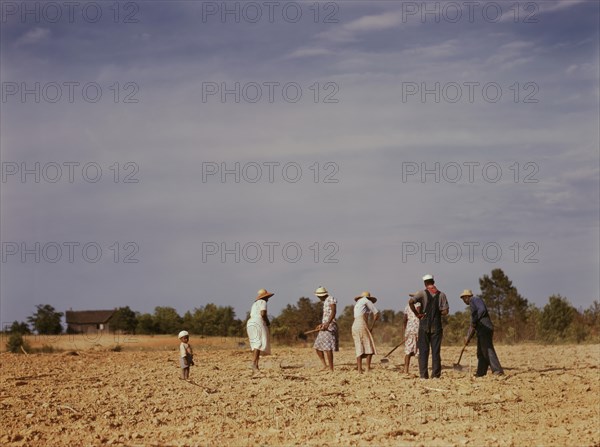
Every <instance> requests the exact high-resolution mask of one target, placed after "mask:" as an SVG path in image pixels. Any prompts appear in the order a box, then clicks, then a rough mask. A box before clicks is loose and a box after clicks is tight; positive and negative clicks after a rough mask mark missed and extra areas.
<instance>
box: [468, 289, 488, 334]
mask: <svg viewBox="0 0 600 447" xmlns="http://www.w3.org/2000/svg"><path fill="white" fill-rule="evenodd" d="M469 307H470V308H471V326H473V327H474V328H475V329H477V326H478V325H479V324H482V325H484V326H486V327H487V328H489V329H491V330H494V325H493V323H492V320H491V319H490V315H489V314H488V310H487V307H486V305H485V303H484V302H483V300H482V299H481V298H480V297H478V296H474V297H471V302H470V303H469Z"/></svg>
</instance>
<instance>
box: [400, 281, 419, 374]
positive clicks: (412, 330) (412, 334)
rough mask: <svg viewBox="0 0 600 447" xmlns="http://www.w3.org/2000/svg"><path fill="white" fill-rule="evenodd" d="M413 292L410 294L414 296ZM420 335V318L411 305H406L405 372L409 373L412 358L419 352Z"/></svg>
mask: <svg viewBox="0 0 600 447" xmlns="http://www.w3.org/2000/svg"><path fill="white" fill-rule="evenodd" d="M413 295H414V294H413V293H411V294H409V296H411V297H412V296H413ZM417 305H418V306H419V309H420V307H421V303H416V304H415V307H416V306H417ZM418 337H419V319H418V318H417V316H416V315H415V313H414V312H413V311H412V310H411V309H410V305H408V304H407V305H406V307H405V308H404V373H405V374H408V367H409V366H410V358H411V357H413V356H416V355H418V354H419V348H418V347H417V340H418Z"/></svg>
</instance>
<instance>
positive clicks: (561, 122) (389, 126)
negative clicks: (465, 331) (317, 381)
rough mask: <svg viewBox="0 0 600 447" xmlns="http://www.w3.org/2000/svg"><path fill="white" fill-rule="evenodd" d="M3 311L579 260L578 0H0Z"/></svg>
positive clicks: (591, 184)
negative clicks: (72, 0) (472, 1)
mask: <svg viewBox="0 0 600 447" xmlns="http://www.w3.org/2000/svg"><path fill="white" fill-rule="evenodd" d="M0 5H1V7H2V19H1V23H0V26H1V42H0V49H1V54H0V76H1V81H2V102H1V112H2V113H1V115H2V116H1V128H0V130H1V132H0V133H1V139H0V143H1V154H0V155H1V161H2V182H1V183H0V188H1V192H0V199H1V209H0V210H1V234H0V236H1V241H2V247H1V251H2V253H1V255H2V262H1V264H0V268H1V277H0V292H1V307H0V309H1V313H2V315H1V320H2V323H3V324H4V323H6V322H11V321H13V320H15V319H18V320H23V319H25V318H26V317H27V316H28V315H30V314H31V313H32V311H33V310H34V307H35V305H36V304H41V303H44V304H45V303H48V304H51V305H53V306H54V307H56V308H57V309H58V310H60V311H65V310H67V309H69V308H72V309H77V310H79V309H81V310H83V309H107V308H113V307H118V306H125V305H129V306H130V307H131V308H132V309H135V310H138V311H142V312H151V311H152V310H153V309H154V307H155V306H173V307H175V308H176V309H177V310H178V311H179V312H180V313H183V312H185V311H186V310H188V309H192V308H194V307H199V306H202V305H204V304H206V303H209V302H214V303H217V304H219V305H231V306H234V308H235V310H236V313H237V315H238V316H240V317H243V316H244V315H245V312H246V311H247V310H248V309H249V306H250V305H251V303H252V300H253V299H254V296H255V294H256V291H257V290H258V289H259V288H262V287H264V288H267V289H268V290H270V291H274V292H275V298H274V299H273V300H272V301H271V303H270V313H272V314H277V313H278V312H279V310H280V309H281V308H282V307H283V306H284V305H286V304H288V303H293V302H295V301H296V300H297V299H298V298H299V297H301V296H313V295H312V292H313V291H314V289H315V288H317V287H318V286H320V285H323V286H325V287H327V288H329V289H330V291H331V292H332V294H333V295H334V296H335V297H336V298H337V299H338V301H339V302H341V303H343V304H349V303H350V302H351V300H352V297H354V296H355V295H357V294H359V293H360V292H361V291H362V290H369V291H371V293H372V294H373V295H375V296H377V297H379V298H380V304H381V307H382V308H390V309H396V310H399V309H401V308H403V307H404V303H405V302H406V299H407V294H408V293H409V292H413V291H415V290H417V289H419V288H420V287H421V286H422V282H421V276H422V275H424V274H426V273H432V274H434V275H435V277H436V279H437V284H438V286H439V288H440V289H441V290H444V291H445V292H446V293H447V294H448V296H449V299H450V306H451V311H455V310H460V309H462V308H463V305H462V302H460V300H459V299H458V294H459V292H460V291H462V289H464V288H472V289H475V290H476V291H478V290H479V289H478V278H480V277H481V276H483V275H484V274H489V273H490V272H491V270H492V269H494V268H502V269H503V270H504V271H505V273H506V274H507V275H508V276H509V277H510V278H511V279H512V280H513V283H514V285H515V286H516V287H517V288H518V290H519V291H520V292H521V294H522V295H523V296H525V297H526V298H527V299H529V300H530V301H531V302H533V303H535V304H536V305H538V306H543V305H544V304H545V303H546V302H547V299H548V296H550V295H551V294H561V295H563V296H566V297H568V298H569V300H570V301H571V302H572V303H573V304H574V305H575V306H576V307H581V308H587V307H589V306H590V304H591V303H592V301H593V300H595V299H598V298H599V296H598V283H599V273H598V272H599V271H600V266H599V231H600V230H599V220H598V216H599V149H598V148H599V136H598V122H599V110H598V101H599V96H600V95H599V69H598V66H599V56H598V54H599V44H598V42H599V30H598V14H599V4H598V2H596V1H575V0H569V1H567V0H564V1H539V2H529V3H526V2H522V3H520V4H517V5H518V7H515V6H514V5H515V2H513V1H510V2H502V1H500V2H495V3H494V2H480V3H479V4H478V6H468V5H466V4H464V3H463V2H443V1H442V2H427V3H422V2H390V1H368V2H361V1H340V2H321V3H314V2H313V1H310V2H275V3H268V2H260V1H259V2H227V3H223V2H199V1H198V2H195V1H168V2H166V1H165V2H163V1H133V2H122V3H119V4H118V6H119V7H118V8H115V6H114V3H113V2H101V1H100V2H81V3H80V4H77V5H79V6H67V5H65V4H63V3H60V2H59V3H44V2H31V3H22V2H4V1H3V2H1V3H0Z"/></svg>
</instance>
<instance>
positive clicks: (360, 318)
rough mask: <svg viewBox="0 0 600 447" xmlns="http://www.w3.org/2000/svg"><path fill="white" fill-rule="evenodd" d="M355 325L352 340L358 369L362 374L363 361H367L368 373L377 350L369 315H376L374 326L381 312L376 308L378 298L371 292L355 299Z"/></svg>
mask: <svg viewBox="0 0 600 447" xmlns="http://www.w3.org/2000/svg"><path fill="white" fill-rule="evenodd" d="M354 301H356V304H355V305H354V323H353V324H352V338H353V339H354V348H355V350H356V369H357V370H358V372H359V373H361V374H362V372H363V368H362V359H363V358H366V359H367V371H370V370H371V359H372V358H373V354H377V351H376V350H375V342H374V341H373V336H372V335H371V330H372V329H373V328H372V327H371V329H369V325H368V321H369V314H371V313H372V314H373V315H374V319H373V324H375V321H377V319H378V318H379V311H378V310H377V308H376V307H375V304H374V303H375V302H376V301H377V298H375V297H374V296H371V294H370V293H369V292H363V293H361V295H360V296H357V297H356V298H354Z"/></svg>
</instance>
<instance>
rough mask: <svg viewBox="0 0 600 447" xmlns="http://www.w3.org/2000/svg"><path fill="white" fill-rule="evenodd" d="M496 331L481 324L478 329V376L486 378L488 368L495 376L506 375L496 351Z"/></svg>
mask: <svg viewBox="0 0 600 447" xmlns="http://www.w3.org/2000/svg"><path fill="white" fill-rule="evenodd" d="M493 338H494V330H493V329H490V328H488V327H487V326H484V325H482V324H480V325H479V326H478V327H477V375H478V376H485V375H486V374H487V371H488V367H489V368H492V372H493V373H494V374H501V373H504V370H503V369H502V365H500V360H498V356H497V355H496V350H495V349H494V341H493Z"/></svg>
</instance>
